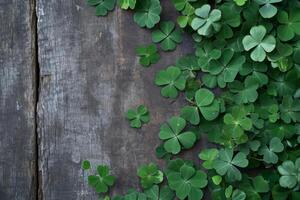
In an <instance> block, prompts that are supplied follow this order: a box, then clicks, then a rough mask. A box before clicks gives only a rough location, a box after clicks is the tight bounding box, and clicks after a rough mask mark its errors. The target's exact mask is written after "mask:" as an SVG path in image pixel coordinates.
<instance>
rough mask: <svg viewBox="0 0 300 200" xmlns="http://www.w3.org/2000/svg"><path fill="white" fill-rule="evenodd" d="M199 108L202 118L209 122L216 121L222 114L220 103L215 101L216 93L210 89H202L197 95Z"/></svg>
mask: <svg viewBox="0 0 300 200" xmlns="http://www.w3.org/2000/svg"><path fill="white" fill-rule="evenodd" d="M195 100H196V104H197V107H198V108H199V110H200V113H201V114H202V116H203V117H204V118H205V119H206V120H208V121H211V120H214V119H216V118H217V117H218V115H219V112H220V103H219V101H217V100H216V99H215V95H214V93H212V92H211V91H209V90H208V89H204V88H201V89H199V90H198V91H197V92H196V94H195Z"/></svg>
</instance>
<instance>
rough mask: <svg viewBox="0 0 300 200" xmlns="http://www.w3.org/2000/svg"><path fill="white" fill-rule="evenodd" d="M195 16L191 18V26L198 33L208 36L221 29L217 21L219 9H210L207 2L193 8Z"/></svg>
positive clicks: (219, 15) (219, 14) (219, 13)
mask: <svg viewBox="0 0 300 200" xmlns="http://www.w3.org/2000/svg"><path fill="white" fill-rule="evenodd" d="M195 15H196V17H195V18H194V19H193V21H192V23H191V26H192V28H193V29H194V30H195V31H197V33H198V34H199V35H203V36H209V35H211V34H213V33H214V32H218V31H219V30H220V29H221V24H220V23H219V21H220V19H221V11H220V10H218V9H213V10H211V6H210V5H209V4H205V5H203V6H202V7H200V8H197V9H196V10H195Z"/></svg>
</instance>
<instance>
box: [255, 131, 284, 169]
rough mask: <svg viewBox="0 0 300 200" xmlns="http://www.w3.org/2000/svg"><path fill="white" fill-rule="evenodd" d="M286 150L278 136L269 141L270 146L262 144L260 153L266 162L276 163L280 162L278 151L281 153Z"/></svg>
mask: <svg viewBox="0 0 300 200" xmlns="http://www.w3.org/2000/svg"><path fill="white" fill-rule="evenodd" d="M283 150H284V146H283V144H282V143H281V140H280V139H279V138H277V137H273V138H272V139H271V141H270V143H269V146H267V145H264V146H262V147H261V148H260V149H259V151H258V154H259V155H262V156H263V159H264V161H265V163H268V164H271V163H272V164H276V163H277V162H278V156H277V155H276V153H280V152H282V151H283Z"/></svg>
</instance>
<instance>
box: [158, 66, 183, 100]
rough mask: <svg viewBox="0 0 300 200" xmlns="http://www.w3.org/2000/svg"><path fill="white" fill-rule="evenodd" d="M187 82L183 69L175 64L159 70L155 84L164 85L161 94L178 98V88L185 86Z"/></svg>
mask: <svg viewBox="0 0 300 200" xmlns="http://www.w3.org/2000/svg"><path fill="white" fill-rule="evenodd" d="M185 83H186V80H185V78H184V77H183V76H182V72H181V70H180V69H179V68H178V67H174V66H170V67H168V68H167V69H165V70H161V71H159V72H158V73H157V74H156V77H155V84H156V85H158V86H164V87H163V88H162V89H161V95H162V96H163V97H166V98H172V99H174V98H176V97H177V96H178V90H183V89H184V88H185Z"/></svg>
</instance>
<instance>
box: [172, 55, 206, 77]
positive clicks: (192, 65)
mask: <svg viewBox="0 0 300 200" xmlns="http://www.w3.org/2000/svg"><path fill="white" fill-rule="evenodd" d="M176 67H179V68H180V69H181V71H182V72H183V74H184V76H185V77H190V78H195V77H196V72H197V71H199V70H200V69H201V68H200V66H199V64H198V61H197V57H196V56H183V57H181V58H180V59H178V60H177V62H176Z"/></svg>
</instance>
